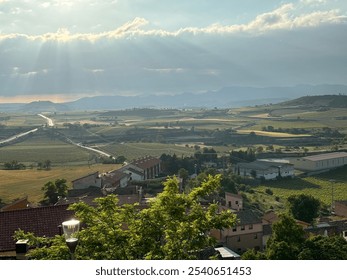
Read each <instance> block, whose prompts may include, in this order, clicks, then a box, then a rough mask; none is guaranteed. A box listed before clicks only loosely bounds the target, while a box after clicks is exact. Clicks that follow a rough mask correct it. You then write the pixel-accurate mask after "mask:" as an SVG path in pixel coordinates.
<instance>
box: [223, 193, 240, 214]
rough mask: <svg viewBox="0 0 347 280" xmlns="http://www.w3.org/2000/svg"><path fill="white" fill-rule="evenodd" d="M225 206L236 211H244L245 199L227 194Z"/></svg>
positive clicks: (238, 195) (237, 195)
mask: <svg viewBox="0 0 347 280" xmlns="http://www.w3.org/2000/svg"><path fill="white" fill-rule="evenodd" d="M225 206H226V207H228V208H229V209H233V210H236V211H239V210H242V209H243V197H242V195H240V194H234V193H229V192H225Z"/></svg>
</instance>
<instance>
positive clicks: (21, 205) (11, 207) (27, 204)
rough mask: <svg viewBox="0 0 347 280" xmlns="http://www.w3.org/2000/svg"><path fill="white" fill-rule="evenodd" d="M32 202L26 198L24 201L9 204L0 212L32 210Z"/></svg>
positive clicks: (19, 200)
mask: <svg viewBox="0 0 347 280" xmlns="http://www.w3.org/2000/svg"><path fill="white" fill-rule="evenodd" d="M30 207H31V206H30V202H29V201H28V197H24V198H22V199H18V200H15V201H14V202H12V203H11V204H8V205H6V206H4V207H2V208H1V209H0V211H12V210H20V209H26V208H30Z"/></svg>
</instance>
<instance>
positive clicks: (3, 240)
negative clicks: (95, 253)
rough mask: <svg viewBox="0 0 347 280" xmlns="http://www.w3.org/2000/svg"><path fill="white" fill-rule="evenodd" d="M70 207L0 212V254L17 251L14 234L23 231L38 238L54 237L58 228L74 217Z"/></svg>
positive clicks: (61, 206)
mask: <svg viewBox="0 0 347 280" xmlns="http://www.w3.org/2000/svg"><path fill="white" fill-rule="evenodd" d="M67 207H68V205H60V206H47V207H38V208H29V209H22V210H14V211H4V212H0V225H1V226H0V252H1V251H12V250H15V241H14V239H13V235H14V232H15V231H17V230H18V229H22V230H24V231H26V232H32V233H34V234H35V235H37V236H48V237H53V236H55V235H57V234H59V229H58V226H59V225H61V223H62V222H63V221H66V220H68V219H70V218H72V217H73V212H72V211H69V210H67Z"/></svg>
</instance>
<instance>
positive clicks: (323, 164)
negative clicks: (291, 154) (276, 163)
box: [290, 152, 347, 172]
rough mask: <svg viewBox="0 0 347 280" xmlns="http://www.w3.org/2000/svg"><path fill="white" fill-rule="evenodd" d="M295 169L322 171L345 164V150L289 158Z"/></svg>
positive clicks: (346, 155)
mask: <svg viewBox="0 0 347 280" xmlns="http://www.w3.org/2000/svg"><path fill="white" fill-rule="evenodd" d="M290 163H292V164H294V167H295V169H298V170H303V171H311V172H312V171H322V170H329V169H332V168H337V167H341V166H344V165H346V164H347V153H346V152H334V153H324V154H318V155H313V156H306V157H301V158H294V159H290Z"/></svg>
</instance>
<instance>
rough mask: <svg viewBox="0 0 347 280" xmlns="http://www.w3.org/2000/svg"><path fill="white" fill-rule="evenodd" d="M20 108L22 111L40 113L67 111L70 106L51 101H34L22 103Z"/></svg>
mask: <svg viewBox="0 0 347 280" xmlns="http://www.w3.org/2000/svg"><path fill="white" fill-rule="evenodd" d="M22 110H23V111H24V112H31V113H40V112H60V111H69V110H70V108H69V107H68V106H67V105H65V104H60V103H53V102H51V101H34V102H31V103H29V104H25V105H23V107H22Z"/></svg>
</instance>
